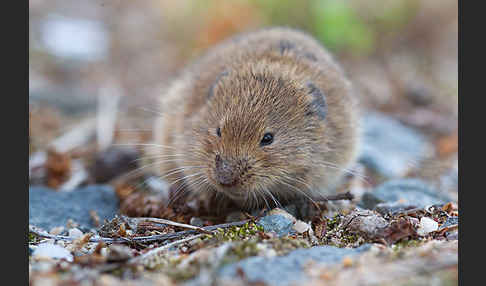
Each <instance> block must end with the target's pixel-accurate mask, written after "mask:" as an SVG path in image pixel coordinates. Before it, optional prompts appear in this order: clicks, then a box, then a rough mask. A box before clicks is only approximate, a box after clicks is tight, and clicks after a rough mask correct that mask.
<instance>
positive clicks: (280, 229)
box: [257, 209, 297, 237]
mask: <svg viewBox="0 0 486 286" xmlns="http://www.w3.org/2000/svg"><path fill="white" fill-rule="evenodd" d="M296 221H297V220H296V219H295V218H294V217H293V216H292V215H290V214H289V213H287V212H286V211H284V210H281V209H273V210H272V211H270V212H269V215H267V216H264V217H262V218H260V219H259V220H258V222H257V223H258V224H259V225H261V226H262V227H263V230H264V231H265V232H274V233H276V234H277V235H278V236H279V237H282V236H284V235H287V234H289V233H290V231H291V230H292V226H293V225H294V223H295V222H296Z"/></svg>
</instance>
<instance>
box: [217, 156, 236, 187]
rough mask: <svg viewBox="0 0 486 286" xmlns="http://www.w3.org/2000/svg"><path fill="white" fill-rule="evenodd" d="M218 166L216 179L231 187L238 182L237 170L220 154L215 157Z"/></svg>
mask: <svg viewBox="0 0 486 286" xmlns="http://www.w3.org/2000/svg"><path fill="white" fill-rule="evenodd" d="M215 163H216V168H215V175H216V180H217V181H218V182H219V183H220V184H221V185H223V186H226V187H231V186H234V185H236V184H237V183H238V175H239V174H238V173H237V170H236V169H235V168H234V167H233V166H231V164H230V163H229V162H228V161H226V160H224V159H223V158H221V156H220V155H216V158H215Z"/></svg>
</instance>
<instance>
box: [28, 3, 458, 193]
mask: <svg viewBox="0 0 486 286" xmlns="http://www.w3.org/2000/svg"><path fill="white" fill-rule="evenodd" d="M457 5H458V3H457V1H454V0H423V1H420V0H387V1H382V0H299V1H289V0H266V1H261V0H260V1H258V0H247V1H242V0H235V1H224V0H214V1H172V0H144V1H119V0H111V1H102V0H83V1H66V0H49V1H47V0H30V1H29V111H30V114H29V116H30V121H29V123H30V125H29V142H30V145H29V154H30V155H31V164H30V169H31V172H32V173H31V174H30V175H31V182H32V181H33V180H34V181H35V179H36V178H45V173H42V172H41V173H42V174H37V177H36V175H35V170H36V166H41V164H43V163H45V162H46V160H48V159H49V158H51V157H52V158H55V160H52V162H51V165H50V167H49V168H47V169H48V170H47V172H48V174H49V172H51V173H50V180H48V181H47V184H48V185H50V186H52V187H58V186H60V185H62V184H65V183H66V182H67V181H69V178H70V175H67V174H65V173H63V170H64V171H65V169H66V168H67V167H66V166H69V169H70V171H69V173H70V174H76V171H73V170H79V169H83V167H82V166H89V165H90V164H91V163H92V162H93V161H95V160H96V158H95V157H94V156H95V154H98V153H99V152H101V151H103V150H106V149H107V148H109V146H110V145H111V144H113V143H114V142H130V143H136V142H148V141H149V140H150V138H151V129H152V120H153V118H154V117H155V116H156V115H157V107H156V105H155V104H156V102H157V97H158V96H160V95H161V94H163V92H164V89H165V88H166V87H167V84H168V83H170V81H171V79H173V78H174V77H175V76H176V75H177V72H178V71H179V70H180V69H181V68H182V67H183V66H185V65H186V64H187V63H189V62H190V61H192V60H193V59H194V58H195V57H197V56H198V55H199V54H201V53H203V52H204V51H205V50H206V49H207V48H209V47H210V46H212V45H214V44H216V43H218V42H220V41H221V40H223V39H225V38H227V37H229V36H231V35H233V34H235V33H238V32H243V31H249V30H254V29H257V28H260V27H265V26H274V25H283V26H290V27H294V28H300V29H302V30H305V31H307V32H309V33H310V34H312V35H314V36H315V37H316V38H317V39H318V40H319V41H320V42H321V43H322V44H323V45H325V46H326V47H327V48H328V49H330V50H331V51H332V53H333V54H334V55H335V57H336V58H337V59H338V61H339V62H340V63H341V64H342V65H343V67H344V70H345V71H346V72H347V73H348V75H349V77H350V78H351V80H352V82H353V83H354V85H355V87H356V89H357V90H358V92H359V96H360V98H361V101H362V104H363V106H364V107H365V109H366V110H369V111H373V112H380V113H383V114H386V115H387V116H389V117H390V118H393V119H394V120H397V121H399V122H400V123H401V124H404V125H405V126H408V127H410V128H413V129H414V130H417V132H420V133H421V134H423V135H424V136H425V137H426V138H427V141H428V142H430V143H431V145H432V146H433V148H434V150H433V154H434V155H433V160H431V162H432V163H430V164H432V165H433V166H435V165H437V164H439V165H440V164H442V162H447V165H448V166H449V167H448V168H450V166H451V164H454V162H455V164H456V165H457V148H458V147H457V101H458V6H457ZM73 132H74V134H73ZM76 132H77V133H76ZM398 136H399V135H398ZM48 149H51V150H54V151H52V152H51V153H49V154H50V155H46V153H45V152H44V151H45V150H48ZM67 151H69V155H65V152H67ZM46 156H47V157H46ZM49 156H50V157H49ZM66 156H67V157H66ZM134 156H135V155H134ZM115 157H117V158H119V156H115ZM135 157H136V156H135ZM128 158H131V157H130V156H128ZM127 160H128V159H127ZM130 161H131V160H130ZM76 162H78V163H76ZM451 162H452V163H451ZM63 164H65V165H63ZM434 164H435V165H434ZM125 165H126V164H125ZM432 165H431V166H432ZM63 168H64V169H63ZM76 168H77V169H76ZM437 168H439V167H437ZM437 168H435V167H430V168H424V169H422V171H423V170H432V169H434V170H437ZM41 169H42V170H44V169H43V168H38V169H37V170H38V171H39V172H40V171H41ZM44 171H45V170H44ZM422 171H420V172H421V174H420V175H421V176H426V174H423V172H422ZM56 172H57V173H56ZM113 172H114V173H116V171H113ZM410 172H412V171H410ZM410 172H409V173H410ZM424 172H426V171H424ZM95 173H96V174H97V175H96V176H98V175H99V173H100V172H99V171H98V172H95ZM105 175H106V176H105ZM105 175H99V176H100V177H97V178H95V181H106V180H107V178H111V177H112V175H110V174H105ZM96 176H95V177H96ZM103 176H105V177H103ZM48 177H49V176H48ZM83 178H84V179H79V178H78V181H76V180H74V182H72V181H73V179H72V178H71V184H73V185H74V186H75V185H77V184H80V182H82V181H84V180H85V179H86V175H84V177H83ZM42 182H44V183H45V181H42Z"/></svg>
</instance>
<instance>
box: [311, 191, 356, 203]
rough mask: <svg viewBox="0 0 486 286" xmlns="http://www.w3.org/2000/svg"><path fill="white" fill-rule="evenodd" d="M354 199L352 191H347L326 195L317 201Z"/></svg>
mask: <svg viewBox="0 0 486 286" xmlns="http://www.w3.org/2000/svg"><path fill="white" fill-rule="evenodd" d="M353 199H354V195H353V194H351V193H350V192H346V193H343V194H337V195H330V196H325V197H323V198H319V199H318V200H317V201H325V202H327V201H340V200H348V201H351V200H353Z"/></svg>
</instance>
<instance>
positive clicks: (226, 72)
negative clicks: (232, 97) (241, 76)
mask: <svg viewBox="0 0 486 286" xmlns="http://www.w3.org/2000/svg"><path fill="white" fill-rule="evenodd" d="M228 74H229V72H228V71H223V72H222V73H220V74H219V75H218V76H217V77H216V80H215V81H214V82H213V84H211V86H210V87H209V90H208V99H210V98H211V97H213V95H214V88H215V87H216V85H218V83H219V81H220V80H221V78H223V77H225V76H227V75H228Z"/></svg>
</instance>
